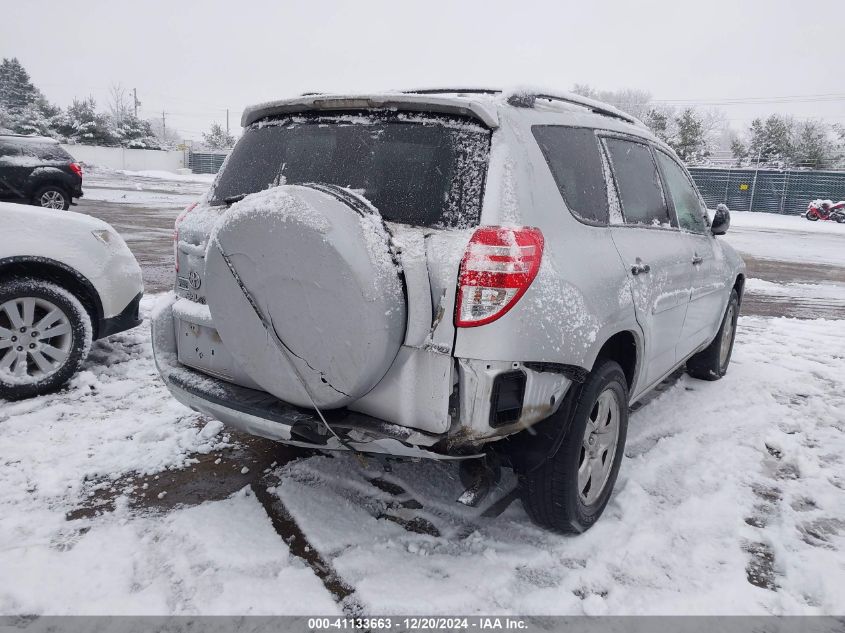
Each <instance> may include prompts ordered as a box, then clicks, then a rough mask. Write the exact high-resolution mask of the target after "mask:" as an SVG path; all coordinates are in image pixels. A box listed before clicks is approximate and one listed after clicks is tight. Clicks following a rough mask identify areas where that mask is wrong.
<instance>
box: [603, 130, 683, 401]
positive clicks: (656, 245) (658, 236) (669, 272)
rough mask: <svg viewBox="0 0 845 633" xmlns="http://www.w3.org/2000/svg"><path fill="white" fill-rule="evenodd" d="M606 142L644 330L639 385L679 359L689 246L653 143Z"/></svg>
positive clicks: (619, 235) (616, 233)
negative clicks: (674, 212) (673, 209)
mask: <svg viewBox="0 0 845 633" xmlns="http://www.w3.org/2000/svg"><path fill="white" fill-rule="evenodd" d="M603 145H604V148H605V150H606V153H607V157H608V159H609V160H608V162H609V167H610V171H611V173H612V175H613V182H614V183H615V192H614V191H611V195H612V196H613V195H614V193H615V197H616V200H612V201H611V210H614V209H615V210H617V211H618V212H615V213H612V217H611V220H612V221H614V220H615V224H612V225H611V235H612V237H613V242H614V244H615V246H616V249H617V251H618V253H619V256H620V257H621V258H622V263H623V264H624V266H625V269H626V271H627V275H628V279H629V283H630V288H631V293H632V295H633V299H634V309H635V311H636V315H637V321H638V322H639V324H640V327H642V329H643V335H644V338H645V363H644V370H643V371H644V374H645V380H643V381H642V382H641V384H642V385H643V386H648V385H651V384H653V383H654V382H656V381H658V380H660V379H661V378H662V377H663V376H664V375H665V374H667V373H668V372H669V371H671V369H672V368H673V367H674V366H675V364H676V362H677V360H678V357H677V354H676V350H675V348H676V346H677V344H678V341H679V339H680V337H681V331H682V329H683V325H684V317H685V315H686V311H687V305H688V303H689V295H690V292H689V284H690V277H691V268H692V266H691V264H690V257H689V252H688V248H689V245H688V243H687V239H686V236H685V235H683V234H682V233H681V231H680V230H679V229H678V226H677V222H676V221H675V220H674V218H673V216H672V215H671V212H670V208H669V204H668V199H667V196H666V195H665V193H664V191H663V186H662V184H661V180H660V176H659V172H658V170H657V165H656V164H655V161H654V157H653V155H652V150H651V148H650V147H649V146H648V145H647V144H646V143H644V142H640V141H638V140H634V139H629V138H620V137H611V136H608V137H605V138H603ZM611 189H613V188H611ZM613 216H616V217H615V218H614V217H613ZM635 395H636V394H635Z"/></svg>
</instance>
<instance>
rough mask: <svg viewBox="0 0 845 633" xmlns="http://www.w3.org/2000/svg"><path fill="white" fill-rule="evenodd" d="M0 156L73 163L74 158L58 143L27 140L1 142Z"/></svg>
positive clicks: (8, 139) (12, 139) (5, 140)
mask: <svg viewBox="0 0 845 633" xmlns="http://www.w3.org/2000/svg"><path fill="white" fill-rule="evenodd" d="M0 156H27V157H29V158H37V159H39V160H42V161H51V162H56V161H62V162H64V161H67V162H73V157H71V155H70V154H68V153H67V152H66V151H65V150H63V149H62V148H61V146H60V145H59V144H58V143H50V142H49V141H34V140H28V139H26V138H5V139H3V140H2V141H0Z"/></svg>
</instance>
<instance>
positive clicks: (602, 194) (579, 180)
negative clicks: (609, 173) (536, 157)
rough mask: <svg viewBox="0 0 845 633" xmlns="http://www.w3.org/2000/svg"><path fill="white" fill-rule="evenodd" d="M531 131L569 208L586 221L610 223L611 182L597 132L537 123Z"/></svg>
mask: <svg viewBox="0 0 845 633" xmlns="http://www.w3.org/2000/svg"><path fill="white" fill-rule="evenodd" d="M531 131H532V132H533V133H534V138H535V139H537V144H538V145H539V146H540V149H541V150H542V151H543V156H545V157H546V162H547V163H548V164H549V169H550V170H551V172H552V175H553V176H554V179H555V182H556V183H557V187H558V189H559V190H560V195H562V196H563V199H564V201H565V202H566V206H567V207H569V210H570V211H572V213H574V214H575V215H576V216H578V217H579V218H581V219H582V220H587V221H588V222H596V223H599V224H607V217H608V205H607V183H605V180H604V169H603V167H602V160H601V153H600V152H601V150H600V149H599V141H598V138H597V137H596V135H595V132H593V130H591V129H586V128H574V127H563V126H557V125H535V126H534V127H533V128H531Z"/></svg>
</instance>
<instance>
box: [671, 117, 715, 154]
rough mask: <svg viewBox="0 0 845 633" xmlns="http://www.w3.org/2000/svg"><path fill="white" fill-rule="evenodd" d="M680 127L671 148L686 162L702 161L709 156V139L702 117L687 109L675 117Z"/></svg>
mask: <svg viewBox="0 0 845 633" xmlns="http://www.w3.org/2000/svg"><path fill="white" fill-rule="evenodd" d="M675 124H676V125H677V126H678V133H677V136H676V138H674V139H672V140H671V141H670V143H669V144H670V146H671V147H672V149H674V150H675V153H676V154H677V155H678V157H679V158H680V159H681V160H682V161H684V162H690V161H693V160H701V159H702V158H705V157H707V156H708V154H709V152H708V151H707V137H706V135H705V132H704V124H703V121H702V119H701V117H700V116H699V115H698V113H696V111H695V110H693V109H692V108H686V109H685V110H684V111H683V112H681V114H680V115H679V116H677V117H675Z"/></svg>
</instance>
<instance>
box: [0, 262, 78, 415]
mask: <svg viewBox="0 0 845 633" xmlns="http://www.w3.org/2000/svg"><path fill="white" fill-rule="evenodd" d="M39 326H40V327H39ZM44 327H46V328H48V329H47V330H44V329H43V328H44ZM50 333H52V334H53V336H46V337H45V336H44V335H45V334H50ZM90 347H91V319H90V317H89V316H88V313H87V312H86V310H85V308H84V307H83V306H82V304H81V303H80V302H79V300H78V299H77V298H76V297H74V296H73V295H72V294H70V293H69V292H68V291H67V290H65V289H64V288H62V287H61V286H58V285H56V284H54V283H50V282H47V281H42V280H39V279H26V278H25V279H15V280H11V281H6V282H3V283H0V398H3V399H6V400H19V399H21V398H30V397H32V396H38V395H42V394H45V393H49V392H51V391H55V390H56V389H58V388H59V387H61V386H62V385H64V384H65V383H66V382H67V381H68V380H69V379H70V378H71V376H73V375H74V374H75V373H76V371H77V370H78V369H79V367H80V366H81V365H82V362H83V361H84V360H85V357H86V356H87V355H88V350H89V349H90Z"/></svg>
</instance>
